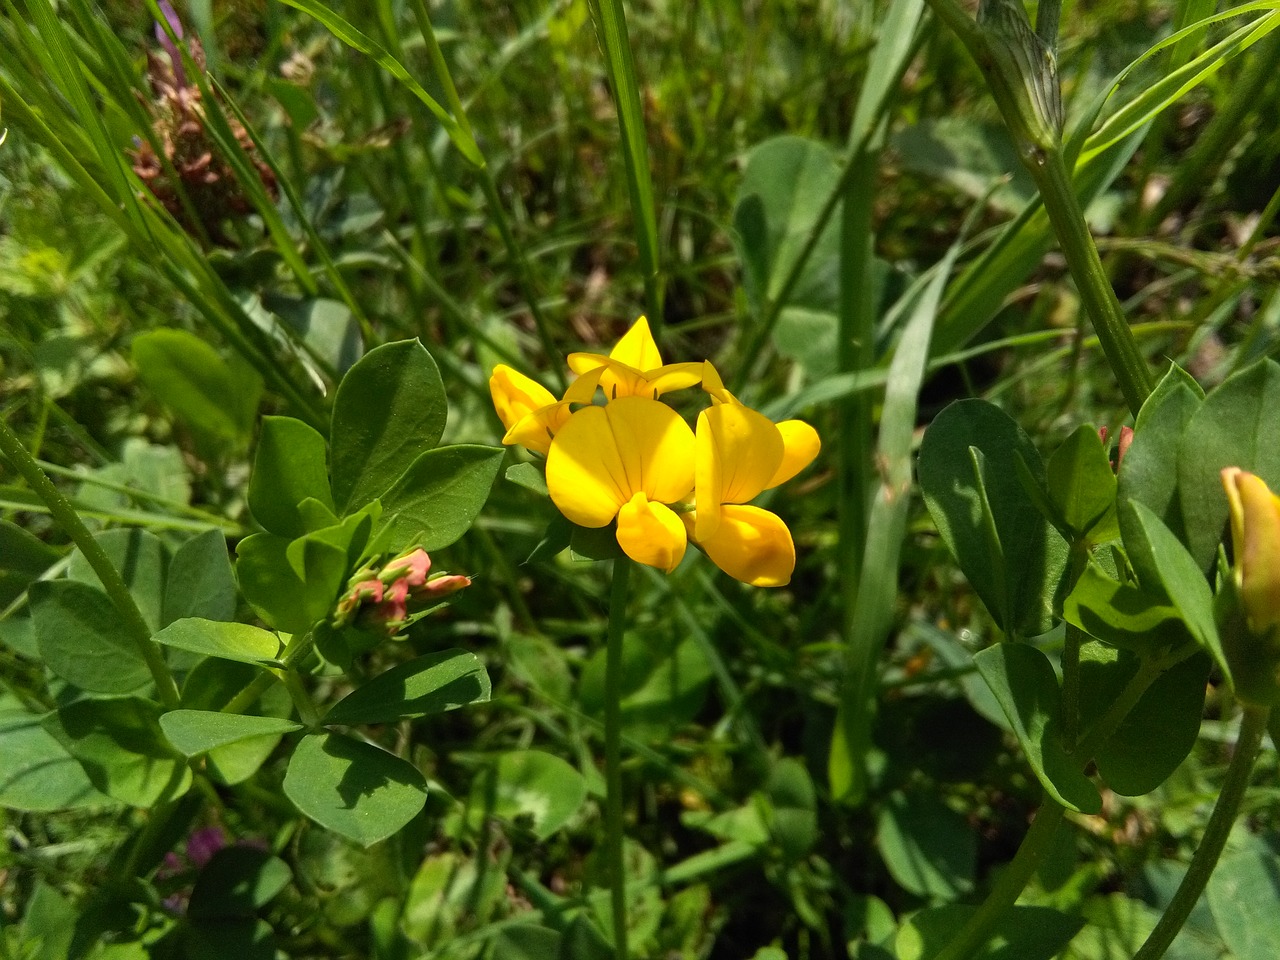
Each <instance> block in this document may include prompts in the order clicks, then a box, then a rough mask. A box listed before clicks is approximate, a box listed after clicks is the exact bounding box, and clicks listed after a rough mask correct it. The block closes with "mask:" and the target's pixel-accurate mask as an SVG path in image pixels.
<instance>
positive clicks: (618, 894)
mask: <svg viewBox="0 0 1280 960" xmlns="http://www.w3.org/2000/svg"><path fill="white" fill-rule="evenodd" d="M630 579H631V561H630V560H629V559H628V558H627V557H619V558H618V559H617V560H614V561H613V583H612V586H611V588H610V590H609V640H608V644H609V645H608V648H607V650H606V653H605V667H604V779H605V801H604V821H605V846H606V852H607V854H608V859H609V875H610V878H611V880H612V883H611V884H610V887H609V893H610V904H611V906H612V913H613V940H614V949H615V952H616V953H617V960H627V870H626V863H625V862H624V860H623V851H622V839H623V837H622V637H623V634H624V632H625V630H626V626H627V582H628V581H629V580H630Z"/></svg>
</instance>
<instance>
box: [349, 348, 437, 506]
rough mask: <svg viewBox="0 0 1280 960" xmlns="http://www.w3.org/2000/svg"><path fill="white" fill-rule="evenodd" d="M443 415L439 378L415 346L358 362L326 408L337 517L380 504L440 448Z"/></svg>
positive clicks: (374, 354) (426, 356)
mask: <svg viewBox="0 0 1280 960" xmlns="http://www.w3.org/2000/svg"><path fill="white" fill-rule="evenodd" d="M447 415H448V406H447V403H446V401H445V395H444V383H443V382H442V381H441V380H440V371H439V370H438V369H437V368H436V363H435V361H434V360H432V359H431V354H429V353H427V351H426V348H425V347H423V346H422V344H421V343H419V342H418V341H417V340H401V341H398V342H396V343H387V344H384V345H382V346H380V347H377V348H375V349H373V350H370V351H369V352H368V353H367V354H365V355H364V356H363V357H362V358H361V359H360V361H359V362H358V363H357V364H356V365H355V366H353V367H352V368H351V369H350V370H348V371H347V375H346V376H345V377H343V378H342V383H341V384H339V385H338V391H337V394H336V396H335V397H334V400H333V423H332V426H331V427H330V431H329V446H330V452H331V455H332V460H331V464H332V477H333V502H334V504H335V505H336V507H337V509H338V512H339V513H343V514H345V513H349V512H350V511H351V510H352V509H355V508H359V507H362V506H364V505H365V504H366V503H368V502H369V501H370V500H373V499H375V498H377V497H379V496H381V495H382V493H383V491H385V490H386V489H387V488H388V487H390V486H391V485H392V484H393V483H394V482H395V481H396V478H398V477H399V476H400V475H401V474H402V473H404V472H405V470H406V469H407V468H408V467H409V465H410V464H411V463H413V461H414V459H415V458H416V457H417V456H418V455H419V454H420V453H421V452H422V451H424V450H430V449H431V448H432V447H434V446H435V445H436V444H437V443H439V442H440V435H441V433H443V432H444V423H445V418H446V416H447Z"/></svg>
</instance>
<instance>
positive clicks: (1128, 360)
mask: <svg viewBox="0 0 1280 960" xmlns="http://www.w3.org/2000/svg"><path fill="white" fill-rule="evenodd" d="M1036 160H1038V161H1039V162H1036V161H1035V160H1033V161H1032V162H1030V163H1028V164H1027V167H1028V169H1029V170H1030V171H1031V174H1032V176H1033V177H1034V178H1035V181H1036V185H1037V186H1038V187H1039V188H1040V196H1041V199H1042V200H1043V201H1044V208H1045V212H1046V213H1047V214H1048V215H1049V223H1050V225H1051V226H1052V227H1053V232H1054V233H1055V234H1056V235H1057V237H1058V244H1059V246H1061V248H1062V254H1063V256H1064V257H1066V260H1067V268H1068V269H1069V270H1070V271H1071V276H1072V278H1073V279H1074V280H1075V282H1076V288H1077V290H1078V291H1079V293H1080V299H1081V300H1083V301H1084V305H1085V309H1086V310H1087V311H1088V313H1089V318H1090V319H1091V320H1092V321H1093V329H1094V332H1095V333H1097V335H1098V342H1099V343H1100V344H1101V345H1102V352H1103V354H1104V355H1105V356H1106V358H1107V363H1108V364H1110V365H1111V370H1112V372H1113V373H1114V374H1115V377H1116V380H1117V381H1119V384H1120V390H1121V392H1122V393H1123V394H1124V398H1125V402H1126V403H1128V405H1129V409H1130V410H1131V411H1132V412H1133V413H1134V414H1135V415H1136V414H1137V412H1138V410H1139V409H1140V408H1141V407H1142V403H1143V401H1144V400H1146V399H1147V396H1148V395H1149V394H1150V393H1151V390H1152V387H1153V384H1152V381H1151V369H1150V367H1149V366H1148V364H1147V361H1146V360H1145V359H1144V358H1143V356H1142V353H1141V352H1140V351H1139V350H1138V344H1137V341H1136V340H1134V338H1133V332H1132V331H1131V330H1130V329H1129V323H1128V321H1127V320H1126V319H1125V316H1124V313H1123V311H1122V310H1121V309H1120V301H1119V300H1118V299H1116V292H1115V289H1114V288H1113V287H1112V286H1111V281H1110V280H1108V279H1107V273H1106V270H1105V269H1104V268H1103V266H1102V260H1101V259H1100V258H1099V256H1098V248H1097V246H1096V245H1095V244H1094V242H1093V235H1092V234H1091V233H1090V232H1089V226H1088V224H1087V223H1086V222H1085V219H1084V211H1083V210H1081V209H1080V203H1079V201H1078V200H1077V199H1076V192H1075V186H1074V185H1073V184H1072V182H1071V176H1070V174H1069V173H1068V172H1067V165H1066V162H1065V161H1064V159H1063V155H1062V150H1061V149H1060V148H1055V149H1051V150H1047V151H1044V153H1043V154H1041V155H1040V156H1039V157H1038V158H1036Z"/></svg>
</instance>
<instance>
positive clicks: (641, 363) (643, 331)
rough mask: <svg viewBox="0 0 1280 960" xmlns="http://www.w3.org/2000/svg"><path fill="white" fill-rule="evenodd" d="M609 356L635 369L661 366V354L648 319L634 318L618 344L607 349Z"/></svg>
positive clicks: (653, 368) (652, 368)
mask: <svg viewBox="0 0 1280 960" xmlns="http://www.w3.org/2000/svg"><path fill="white" fill-rule="evenodd" d="M609 357H610V359H613V360H617V361H618V362H619V363H625V364H626V365H627V366H629V367H632V368H633V369H636V370H656V369H657V368H658V367H660V366H662V355H661V354H659V353H658V344H657V343H655V342H654V339H653V334H652V333H651V332H650V331H649V321H648V320H647V319H646V318H644V317H640V318H639V319H638V320H636V322H635V323H633V324H632V325H631V329H630V330H628V331H627V332H626V333H624V334H623V335H622V339H621V340H619V341H618V345H617V346H616V347H614V348H613V349H612V350H610V351H609Z"/></svg>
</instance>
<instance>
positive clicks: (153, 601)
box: [67, 527, 169, 630]
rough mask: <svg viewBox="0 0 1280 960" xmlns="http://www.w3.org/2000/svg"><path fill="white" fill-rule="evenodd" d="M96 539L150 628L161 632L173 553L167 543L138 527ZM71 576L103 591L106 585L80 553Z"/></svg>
mask: <svg viewBox="0 0 1280 960" xmlns="http://www.w3.org/2000/svg"><path fill="white" fill-rule="evenodd" d="M93 539H94V540H96V541H97V543H98V546H100V547H101V548H102V552H103V553H105V554H106V555H107V559H108V560H110V561H111V565H112V566H113V567H115V569H116V572H117V573H118V574H120V577H121V579H123V580H124V582H125V585H126V586H127V587H128V588H129V595H130V596H131V597H133V602H134V603H135V604H137V606H138V611H139V612H140V613H141V614H142V619H143V620H145V621H146V622H147V626H149V627H150V628H151V629H152V630H158V629H160V618H161V616H162V615H163V607H164V592H165V580H166V579H167V577H168V570H169V551H168V550H167V549H165V545H164V542H163V541H162V540H161V539H160V538H159V537H157V536H156V535H155V534H153V533H148V532H147V531H146V530H141V529H138V528H137V527H130V528H128V529H115V530H104V531H102V532H101V533H98V534H95V535H94V538H93ZM67 576H68V577H69V578H70V579H72V580H78V581H80V582H81V583H87V584H89V585H90V586H94V587H98V588H102V581H101V580H99V579H98V575H97V573H95V572H94V569H93V567H91V566H89V561H88V560H86V559H85V558H84V554H82V553H81V552H80V551H79V550H74V551H72V553H71V558H70V563H69V565H68V566H67Z"/></svg>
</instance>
